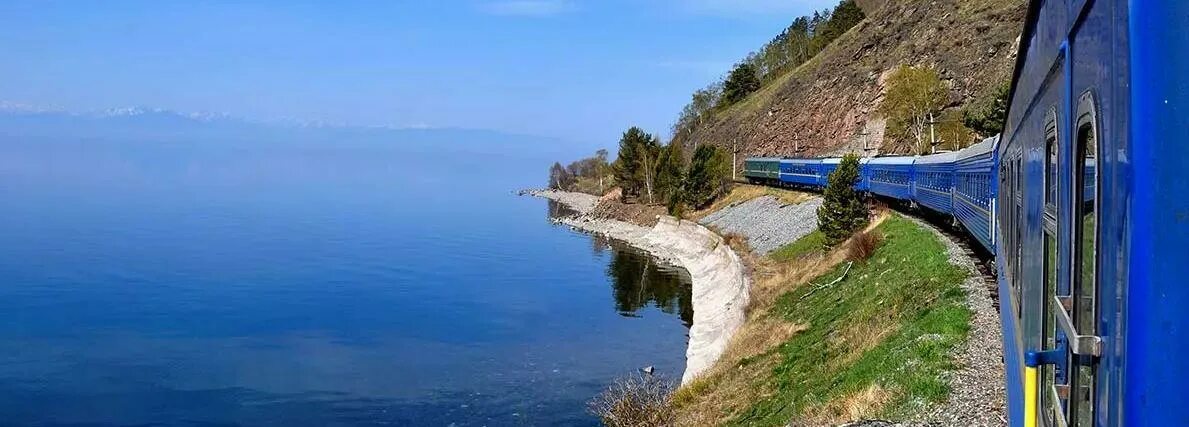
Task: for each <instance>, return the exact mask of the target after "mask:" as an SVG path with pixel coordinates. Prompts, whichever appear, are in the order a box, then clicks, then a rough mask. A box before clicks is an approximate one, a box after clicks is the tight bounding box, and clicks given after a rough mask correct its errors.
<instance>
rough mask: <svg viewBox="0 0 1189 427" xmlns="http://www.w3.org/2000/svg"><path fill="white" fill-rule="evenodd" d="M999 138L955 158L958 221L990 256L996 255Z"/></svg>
mask: <svg viewBox="0 0 1189 427" xmlns="http://www.w3.org/2000/svg"><path fill="white" fill-rule="evenodd" d="M998 141H999V138H998V137H991V138H987V139H985V140H983V141H982V142H979V143H978V144H975V145H972V146H970V147H967V148H965V149H963V150H961V151H958V152H957V153H956V154H955V156H954V159H955V160H954V217H955V218H957V219H958V222H959V223H961V224H962V226H963V227H964V228H965V229H966V230H967V231H968V232H969V233H970V235H971V236H973V237H974V238H975V240H976V241H978V242H979V244H981V245H982V246H983V248H984V249H986V250H987V251H989V252H990V253H995V245H994V238H993V237H994V234H995V231H994V229H993V227H992V221H991V219H992V215H993V214H994V212H993V209H992V208H993V207H992V201H993V200H995V194H994V187H995V184H996V182H997V181H996V177H997V176H998V174H997V171H998V169H997V167H996V164H995V160H994V152H995V144H996V143H998Z"/></svg>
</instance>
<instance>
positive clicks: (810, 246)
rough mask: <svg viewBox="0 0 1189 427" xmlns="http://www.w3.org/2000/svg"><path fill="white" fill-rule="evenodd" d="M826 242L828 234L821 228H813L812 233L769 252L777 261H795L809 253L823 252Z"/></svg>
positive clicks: (769, 255) (770, 256)
mask: <svg viewBox="0 0 1189 427" xmlns="http://www.w3.org/2000/svg"><path fill="white" fill-rule="evenodd" d="M825 244H826V234H825V233H822V232H821V230H813V232H812V233H809V234H806V235H804V236H802V237H801V238H800V239H797V241H795V242H793V243H789V244H787V245H784V246H781V247H780V249H777V250H775V251H772V253H771V254H768V257H769V258H772V259H773V260H776V261H781V262H784V261H794V260H797V259H799V258H801V257H804V256H807V255H816V254H820V253H822V248H824V247H825Z"/></svg>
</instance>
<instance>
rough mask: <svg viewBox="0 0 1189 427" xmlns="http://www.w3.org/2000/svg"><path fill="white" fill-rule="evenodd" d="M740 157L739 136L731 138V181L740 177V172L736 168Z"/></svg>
mask: <svg viewBox="0 0 1189 427" xmlns="http://www.w3.org/2000/svg"><path fill="white" fill-rule="evenodd" d="M738 157H739V138H735V139H732V140H731V181H734V180H736V179H738V174H737V171H736V169H738V167H737V166H735V165H737V164H738V163H739V159H738Z"/></svg>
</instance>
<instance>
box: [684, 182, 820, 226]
mask: <svg viewBox="0 0 1189 427" xmlns="http://www.w3.org/2000/svg"><path fill="white" fill-rule="evenodd" d="M761 196H773V197H776V198H777V199H778V200H780V202H781V203H784V204H789V205H791V204H797V203H801V202H804V201H806V200H809V198H810V197H813V195H811V194H809V193H803V192H800V191H793V190H785V189H782V188H773V187H765V186H762V185H751V184H738V185H735V187H734V188H732V189H731V192H730V193H727V195H725V196H723V197H719V198H718V200H715V201H714V203H712V204H711V205H710V207H708V208H706V209H702V210H699V211H696V212H693V213H690V214H689V215H686V216H687V217H688V218H690V219H692V220H695V221H696V220H699V219H702V218H704V217H706V215H710V214H711V213H713V212H717V211H719V210H721V209H723V208H726V207H728V206H731V205H734V204H738V203H743V202H746V201H748V200H751V199H754V198H757V197H761Z"/></svg>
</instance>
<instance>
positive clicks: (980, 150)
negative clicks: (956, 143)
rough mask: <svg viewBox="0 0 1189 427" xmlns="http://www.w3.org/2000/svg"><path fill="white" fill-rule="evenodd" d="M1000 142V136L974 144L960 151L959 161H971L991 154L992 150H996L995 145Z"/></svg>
mask: <svg viewBox="0 0 1189 427" xmlns="http://www.w3.org/2000/svg"><path fill="white" fill-rule="evenodd" d="M998 142H999V135H995V136H992V137H990V138H987V139H984V140H982V142H979V143H978V144H974V145H971V146H969V147H966V148H963V149H961V150H958V157H957V160H963V159H969V158H971V157H975V156H981V155H983V154H987V153H990V152H991V150H994V149H995V144H996V143H998Z"/></svg>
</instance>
